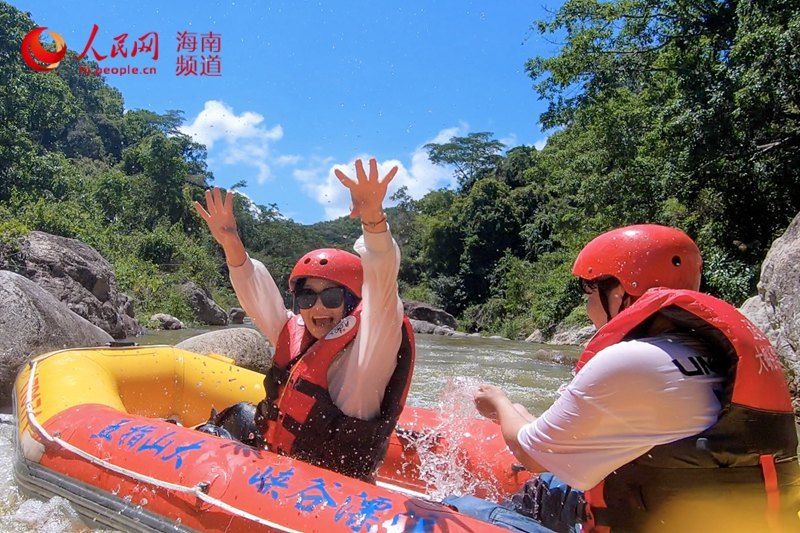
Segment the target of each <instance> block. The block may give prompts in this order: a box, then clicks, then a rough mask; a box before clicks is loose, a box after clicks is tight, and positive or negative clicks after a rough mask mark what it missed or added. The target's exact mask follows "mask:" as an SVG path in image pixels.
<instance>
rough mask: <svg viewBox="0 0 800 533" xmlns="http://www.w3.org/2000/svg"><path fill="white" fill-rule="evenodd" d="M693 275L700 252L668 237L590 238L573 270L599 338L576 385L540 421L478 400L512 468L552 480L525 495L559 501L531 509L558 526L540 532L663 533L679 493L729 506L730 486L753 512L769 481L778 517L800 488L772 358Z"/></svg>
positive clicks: (790, 424) (497, 401) (488, 390)
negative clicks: (659, 530)
mask: <svg viewBox="0 0 800 533" xmlns="http://www.w3.org/2000/svg"><path fill="white" fill-rule="evenodd" d="M701 269H702V259H701V257H700V252H699V250H698V248H697V246H696V244H695V243H694V242H693V241H692V240H691V238H689V237H688V236H687V235H686V234H685V233H683V232H681V231H680V230H677V229H675V228H669V227H665V226H658V225H652V224H646V225H635V226H628V227H624V228H618V229H616V230H612V231H609V232H606V233H604V234H602V235H600V236H598V237H597V238H595V239H594V240H593V241H591V242H590V243H589V244H587V246H586V247H585V248H584V249H583V250H582V251H581V253H580V254H579V255H578V258H577V259H576V261H575V264H574V266H573V274H574V275H576V276H578V277H579V279H580V282H581V286H582V288H583V290H584V292H585V293H586V294H587V295H588V300H587V313H588V315H589V318H590V320H591V321H592V322H593V323H594V325H595V326H596V327H597V328H598V332H597V333H596V334H595V336H594V337H593V338H592V340H591V341H590V342H589V344H588V346H587V347H586V349H585V350H584V352H583V354H582V355H581V358H580V360H579V362H578V365H577V367H576V369H577V374H576V376H575V378H574V379H573V380H572V381H571V382H570V383H569V384H567V385H566V386H565V387H562V390H561V391H560V396H559V398H558V399H557V400H556V402H555V403H554V404H553V405H552V406H551V407H550V408H549V409H547V410H546V411H545V412H544V413H543V414H542V415H541V416H540V417H538V418H537V417H535V416H533V415H531V414H530V413H529V412H528V411H527V410H526V409H525V408H524V407H522V406H521V405H519V404H514V403H512V402H511V400H509V398H508V397H507V396H506V394H505V393H504V392H503V391H502V390H501V389H499V388H498V387H495V386H492V385H483V386H481V387H480V388H479V391H478V393H477V394H476V396H475V405H476V407H477V409H478V411H479V412H480V413H481V414H482V415H484V416H486V417H488V418H491V419H492V420H494V421H496V422H497V423H498V424H499V425H500V430H501V432H502V434H503V437H504V439H505V441H506V443H507V444H508V446H509V448H510V449H511V451H512V452H513V453H514V455H515V457H516V458H517V459H518V460H519V461H520V463H522V465H524V466H525V467H526V468H527V469H528V470H530V471H532V472H544V471H548V472H550V473H552V475H554V476H556V478H555V479H556V480H557V482H556V483H555V485H557V488H555V489H554V488H552V487H546V488H542V479H543V478H544V477H545V476H540V477H539V478H535V479H534V481H533V482H531V483H532V485H533V486H534V487H533V488H532V489H531V490H530V491H529V499H533V500H535V499H536V498H537V497H538V498H542V495H543V494H544V495H548V497H549V495H551V494H557V496H556V497H552V498H550V499H549V501H550V503H552V502H556V503H555V507H556V508H555V509H554V508H549V509H548V508H547V507H548V504H547V503H542V502H537V503H536V504H535V505H534V506H533V507H534V508H536V509H537V511H536V512H537V513H538V514H536V516H535V518H537V519H540V518H541V517H543V516H545V517H546V516H550V517H552V516H560V520H562V521H560V522H557V525H553V524H549V525H548V524H547V523H545V525H547V526H548V527H551V528H554V529H559V530H561V529H565V530H566V529H569V528H570V527H572V526H573V525H575V524H580V523H583V527H584V529H585V530H594V529H593V528H594V527H598V526H603V527H612V528H614V529H617V528H619V529H622V530H625V531H628V530H640V529H641V528H643V527H644V528H646V527H647V524H652V523H653V521H654V520H655V521H656V522H657V523H660V524H661V525H662V526H664V524H667V522H665V520H668V518H665V517H664V516H661V515H659V516H658V517H657V518H654V516H655V514H654V513H655V511H656V510H658V509H660V508H662V506H663V505H666V504H667V502H670V501H671V500H673V499H674V498H677V497H686V495H687V491H690V490H699V489H700V488H701V487H702V488H703V490H706V493H704V495H705V496H707V495H708V494H714V495H719V497H720V498H723V500H724V495H725V494H726V491H730V490H732V488H733V487H734V485H733V483H735V484H736V485H735V486H736V487H741V488H742V490H750V491H752V490H756V491H760V493H759V494H757V498H756V500H757V501H758V502H762V501H767V500H768V498H767V499H765V498H764V495H763V491H764V489H765V486H764V485H765V481H764V479H766V480H768V481H767V482H766V483H767V487H766V490H767V492H768V493H771V494H773V496H772V497H774V499H775V501H773V502H772V503H770V506H771V507H773V508H774V509H778V508H779V507H780V505H779V504H777V503H776V502H777V496H774V495H775V494H777V493H779V492H780V491H781V490H783V489H779V486H784V485H785V486H787V487H789V486H790V485H792V484H794V483H796V479H797V476H798V467H797V436H796V434H795V430H794V421H793V416H792V409H791V401H790V398H789V394H788V388H787V386H786V381H785V378H784V376H783V374H782V372H781V369H780V364H779V363H778V360H777V355H776V353H775V350H774V348H773V347H772V346H771V345H770V343H769V341H768V340H767V339H766V337H765V336H764V335H763V334H762V333H761V332H760V331H759V330H758V329H757V328H756V327H755V326H754V325H753V324H752V323H750V322H749V321H748V320H747V319H746V318H745V317H744V316H743V315H741V314H740V313H739V312H738V311H737V310H736V309H735V308H734V307H732V306H731V305H730V304H727V303H726V302H723V301H721V300H719V299H716V298H714V297H712V296H710V295H707V294H702V293H700V292H697V291H698V289H699V286H700V276H701ZM765 361H766V363H765ZM776 471H777V472H778V474H777V476H776V475H775V472H776ZM678 473H679V475H678ZM732 476H736V477H732ZM776 477H777V481H775V478H776ZM552 479H553V478H551V477H550V474H547V481H546V483H551V482H552ZM559 480H560V481H559ZM564 484H566V485H568V486H566V487H565V486H564ZM773 485H774V486H773ZM572 489H578V490H579V491H585V492H586V500H587V501H586V505H583V504H579V503H576V502H577V501H578V499H577V498H576V497H575V495H574V494H572V496H569V497H568V495H570V494H571V491H572ZM537 495H538V496H537ZM581 497H583V496H581ZM545 499H547V497H546V498H545ZM523 500H524V499H523ZM568 500H569V501H570V502H572V503H571V504H570V505H571V509H570V511H569V512H568V513H567V512H565V510H564V509H565V508H564V507H563V506H564V505H565V502H567V501H568ZM787 501H788V500H787ZM762 505H763V504H762ZM523 507H524V506H523ZM584 508H586V509H590V512H587V513H584V512H583V511H581V509H584ZM795 511H796V510H795ZM570 513H573V514H574V515H575V516H572V519H573V520H574V521H573V523H572V524H571V525H570V524H568V523H565V522H563V518H564V516H565V515H566V514H570ZM761 516H762V518H763V516H764V515H763V514H762V515H761ZM721 518H722V517H721V516H716V517H715V516H713V515H711V516H706V517H705V519H707V520H712V521H713V520H717V523H718V522H719V520H720V519H721ZM673 519H675V518H674V517H673ZM675 520H677V519H675ZM697 520H699V518H698V517H696V516H695V517H692V523H693V524H694V525H697V524H698V523H700V522H698V521H697ZM584 521H586V522H584ZM712 523H713V522H712ZM684 525H685V524H681V523H678V522H673V523H671V524H668V527H667V526H665V527H667V529H670V528H671V530H680V528H681V527H683V526H684ZM676 528H677V529H676Z"/></svg>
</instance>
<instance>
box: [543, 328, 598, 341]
mask: <svg viewBox="0 0 800 533" xmlns="http://www.w3.org/2000/svg"><path fill="white" fill-rule="evenodd" d="M595 331H597V330H596V328H595V327H594V326H580V325H576V326H566V327H564V328H561V327H559V328H558V329H556V332H555V334H554V335H553V336H552V337H551V338H550V340H548V341H547V343H548V344H559V345H572V346H583V345H585V344H586V343H587V342H589V339H591V338H592V336H593V335H594V334H595Z"/></svg>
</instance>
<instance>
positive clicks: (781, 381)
mask: <svg viewBox="0 0 800 533" xmlns="http://www.w3.org/2000/svg"><path fill="white" fill-rule="evenodd" d="M658 315H661V316H664V317H666V318H668V319H669V320H671V321H672V322H673V323H674V324H676V325H677V326H678V328H679V330H682V331H688V332H691V334H692V335H696V336H697V337H699V338H700V339H701V340H703V341H705V342H706V343H707V344H708V345H709V346H710V348H711V352H712V363H711V364H712V365H713V366H714V367H715V369H717V371H718V372H719V373H721V374H722V375H727V376H728V379H727V381H726V383H725V393H724V397H723V400H722V411H721V412H720V416H719V418H718V420H717V422H716V423H715V424H714V425H713V426H711V427H710V428H708V429H707V430H705V431H703V432H702V433H700V434H698V435H695V436H692V437H689V438H685V439H681V440H678V441H675V442H671V443H668V444H664V445H660V446H656V447H654V448H652V449H651V450H650V451H649V452H648V453H646V454H644V455H642V456H641V457H639V458H637V459H635V460H634V461H632V462H630V463H628V464H626V465H624V466H623V467H621V468H619V469H617V470H616V471H615V472H613V473H612V474H610V475H609V476H607V477H606V479H605V480H603V482H601V483H600V484H599V485H598V486H597V487H595V488H594V489H592V490H590V491H588V492H587V494H586V497H587V501H588V503H589V508H590V513H589V514H590V524H589V526H590V527H589V528H586V529H588V530H592V529H591V528H592V527H593V528H594V530H595V531H604V530H607V529H608V527H619V528H621V529H625V530H628V529H637V527H638V526H640V525H641V524H642V523H643V522H644V521H646V519H647V513H648V511H652V510H653V507H657V505H658V504H659V503H660V502H661V501H664V500H665V499H666V498H668V497H670V496H671V495H675V494H677V493H679V492H680V491H681V490H682V489H685V488H687V487H693V488H698V487H700V486H706V487H710V488H712V489H713V487H715V486H716V487H718V488H719V489H721V488H722V487H723V486H725V485H728V486H730V484H732V483H733V484H737V485H741V484H751V485H753V486H760V487H762V488H763V490H765V491H766V497H765V503H766V505H767V508H768V509H770V510H771V512H779V511H780V509H781V505H780V494H781V492H782V490H783V489H784V488H786V487H789V485H792V484H794V483H796V482H797V480H798V479H800V468H799V467H798V463H797V433H796V429H795V422H794V416H793V412H792V403H791V397H790V395H789V389H788V386H787V383H786V379H785V378H784V375H783V372H782V369H781V364H780V361H779V359H778V355H777V353H776V351H775V349H774V348H773V346H772V345H771V344H770V342H769V340H767V338H766V337H765V336H764V334H763V333H762V332H761V331H760V330H759V329H758V328H757V327H756V326H755V325H753V323H752V322H750V321H749V320H748V319H747V318H746V317H745V316H744V315H742V314H741V313H740V312H739V311H738V310H737V309H736V308H735V307H733V306H731V305H730V304H728V303H726V302H724V301H722V300H719V299H717V298H714V297H712V296H710V295H707V294H702V293H700V292H696V291H691V290H673V289H664V288H657V289H651V290H649V291H647V292H646V293H645V294H644V295H643V296H642V297H641V298H639V299H638V300H637V301H636V302H635V303H634V304H633V305H631V306H630V307H628V308H627V309H625V310H623V311H622V312H621V313H620V314H618V315H617V316H615V317H614V318H613V319H612V320H611V321H610V322H609V323H608V324H606V325H605V326H603V327H602V328H601V329H600V330H599V331H598V332H597V333H596V334H595V336H594V337H593V338H592V339H591V341H590V342H589V344H588V346H587V347H586V349H585V350H584V351H583V353H582V355H581V357H580V359H579V361H578V363H577V366H576V370H577V371H580V369H581V368H582V367H583V366H584V365H585V364H586V363H587V362H588V361H589V360H590V359H591V358H592V357H594V356H595V355H596V354H597V353H598V352H599V351H600V350H602V349H604V348H606V347H608V346H611V345H613V344H616V343H619V342H623V341H626V340H631V339H635V338H641V337H645V336H647V334H646V332H647V329H648V326H649V324H650V323H651V321H652V319H654V318H655V317H656V316H658ZM698 370H700V369H698ZM795 511H796V510H795ZM795 519H796V517H795Z"/></svg>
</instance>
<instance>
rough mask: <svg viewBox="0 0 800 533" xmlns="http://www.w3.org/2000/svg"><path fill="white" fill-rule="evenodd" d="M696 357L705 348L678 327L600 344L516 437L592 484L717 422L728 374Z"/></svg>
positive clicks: (552, 464)
mask: <svg viewBox="0 0 800 533" xmlns="http://www.w3.org/2000/svg"><path fill="white" fill-rule="evenodd" d="M698 358H702V359H706V360H708V353H707V349H706V348H705V347H704V346H703V345H702V344H700V343H699V342H698V341H697V340H696V339H693V338H690V337H686V336H685V335H680V334H665V335H662V336H660V337H649V338H645V339H639V340H632V341H625V342H620V343H618V344H614V345H613V346H609V347H607V348H605V349H603V350H600V351H599V352H597V354H596V355H595V356H594V357H593V358H592V359H590V360H589V362H588V363H586V365H585V366H584V367H583V368H582V369H581V371H580V372H578V374H577V375H576V376H575V378H574V379H573V380H572V381H571V382H570V383H569V384H568V385H567V386H566V387H565V388H564V390H563V392H562V393H561V396H560V397H559V398H558V399H557V400H556V402H555V403H554V404H553V405H552V406H551V407H550V408H549V409H548V410H547V411H545V412H544V413H543V414H542V416H540V417H539V418H537V419H536V420H535V421H534V422H531V423H529V424H527V425H525V426H523V427H522V428H520V430H519V433H518V434H517V441H518V442H519V444H520V445H521V446H522V448H523V449H524V450H525V452H526V453H527V454H528V455H530V456H531V457H533V459H534V460H536V462H537V463H539V464H540V465H542V466H543V467H545V468H546V469H547V470H549V471H550V472H552V473H553V474H555V475H556V476H558V477H559V478H561V479H562V480H563V481H564V482H566V483H568V484H569V485H572V486H573V487H575V488H577V489H581V490H588V489H591V488H592V487H594V486H595V485H597V484H598V483H599V482H600V481H601V480H602V479H603V478H605V477H606V476H607V475H608V474H610V473H611V472H613V471H614V470H616V469H617V468H619V467H621V466H622V465H624V464H627V463H629V462H630V461H633V460H634V459H636V458H637V457H639V456H641V455H643V454H645V453H647V452H648V451H649V450H650V449H651V448H653V447H654V446H658V445H660V444H666V443H668V442H673V441H676V440H679V439H682V438H685V437H690V436H692V435H697V434H698V433H700V432H702V431H703V430H705V429H706V428H708V427H710V426H711V425H713V424H714V423H715V422H716V421H717V417H718V415H719V412H720V409H721V405H720V401H719V399H718V398H717V395H718V394H720V393H721V388H722V386H723V382H724V380H725V378H724V377H723V376H721V375H718V374H715V373H713V372H711V371H710V370H709V371H708V372H705V371H700V368H701V367H700V366H698V363H697V361H698ZM707 368H708V365H706V369H707ZM681 369H684V370H681ZM686 369H689V370H691V372H688V371H687V370H686Z"/></svg>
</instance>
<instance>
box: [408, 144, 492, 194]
mask: <svg viewBox="0 0 800 533" xmlns="http://www.w3.org/2000/svg"><path fill="white" fill-rule="evenodd" d="M424 148H425V149H426V150H427V151H428V158H429V159H430V160H431V162H432V163H434V164H436V165H445V166H446V165H449V166H452V167H453V168H454V169H455V174H456V179H457V180H458V184H459V186H460V187H461V189H462V190H469V189H470V187H472V184H473V183H475V181H476V180H478V179H480V178H481V177H482V176H483V175H484V174H486V173H487V172H489V171H490V170H492V169H493V168H494V166H495V165H497V163H498V162H499V161H500V159H501V156H500V152H502V151H503V149H504V148H505V145H504V144H503V143H501V142H500V141H498V140H495V139H492V133H490V132H477V133H470V134H469V135H467V136H466V137H451V138H450V140H449V141H447V142H446V143H428V144H426V145H425V146H424Z"/></svg>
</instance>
